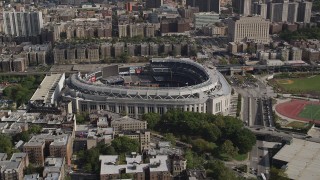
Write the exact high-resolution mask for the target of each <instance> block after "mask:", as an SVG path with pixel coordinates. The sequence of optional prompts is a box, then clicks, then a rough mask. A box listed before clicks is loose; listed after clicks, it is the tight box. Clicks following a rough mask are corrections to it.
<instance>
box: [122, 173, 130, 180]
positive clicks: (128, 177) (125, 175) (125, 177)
mask: <svg viewBox="0 0 320 180" xmlns="http://www.w3.org/2000/svg"><path fill="white" fill-rule="evenodd" d="M120 178H121V179H132V175H131V174H127V173H124V174H121V175H120Z"/></svg>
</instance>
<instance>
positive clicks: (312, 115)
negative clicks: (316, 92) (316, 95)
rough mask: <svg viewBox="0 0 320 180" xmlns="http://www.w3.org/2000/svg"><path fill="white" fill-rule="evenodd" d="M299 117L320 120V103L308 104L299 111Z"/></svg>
mask: <svg viewBox="0 0 320 180" xmlns="http://www.w3.org/2000/svg"><path fill="white" fill-rule="evenodd" d="M299 117H302V118H307V119H311V120H316V121H320V105H312V104H308V105H306V106H305V107H304V108H303V110H302V111H301V112H300V113H299Z"/></svg>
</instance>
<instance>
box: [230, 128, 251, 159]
mask: <svg viewBox="0 0 320 180" xmlns="http://www.w3.org/2000/svg"><path fill="white" fill-rule="evenodd" d="M233 143H234V144H235V145H236V146H237V147H238V149H239V153H241V154H245V153H247V152H249V151H250V150H251V149H252V146H253V145H255V144H256V136H255V135H254V134H253V133H252V132H251V131H250V130H248V129H241V130H240V131H239V132H238V133H236V134H235V135H234V141H233Z"/></svg>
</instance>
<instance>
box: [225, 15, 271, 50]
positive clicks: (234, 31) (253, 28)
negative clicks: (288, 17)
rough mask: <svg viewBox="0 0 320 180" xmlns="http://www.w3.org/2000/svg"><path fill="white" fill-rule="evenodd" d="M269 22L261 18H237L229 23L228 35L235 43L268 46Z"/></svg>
mask: <svg viewBox="0 0 320 180" xmlns="http://www.w3.org/2000/svg"><path fill="white" fill-rule="evenodd" d="M269 25H270V22H269V21H268V20H265V19H263V18H262V17H259V16H248V17H235V18H233V19H231V20H230V21H229V26H228V34H229V38H230V39H231V41H233V42H248V41H253V42H255V43H262V44H268V43H269V42H270V38H269Z"/></svg>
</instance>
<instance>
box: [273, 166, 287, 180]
mask: <svg viewBox="0 0 320 180" xmlns="http://www.w3.org/2000/svg"><path fill="white" fill-rule="evenodd" d="M270 179H277V180H289V178H288V175H287V174H286V173H285V172H284V170H282V169H277V168H275V167H271V169H270Z"/></svg>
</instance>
